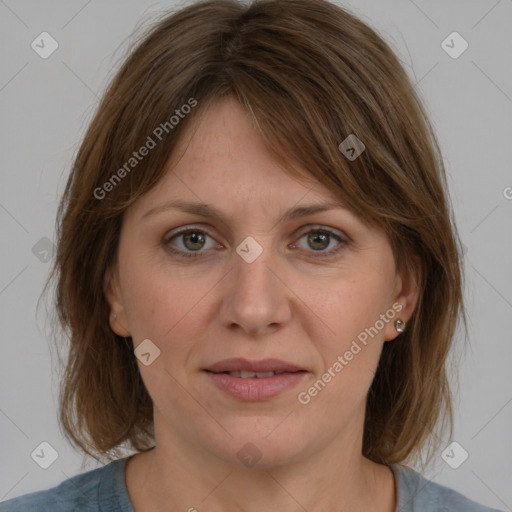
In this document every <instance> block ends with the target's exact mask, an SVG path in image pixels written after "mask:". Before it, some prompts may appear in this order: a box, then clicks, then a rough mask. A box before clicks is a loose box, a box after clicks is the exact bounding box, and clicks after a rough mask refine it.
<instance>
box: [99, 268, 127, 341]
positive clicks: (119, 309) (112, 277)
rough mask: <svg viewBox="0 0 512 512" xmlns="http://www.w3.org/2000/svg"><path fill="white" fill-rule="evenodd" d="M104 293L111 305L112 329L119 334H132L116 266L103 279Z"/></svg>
mask: <svg viewBox="0 0 512 512" xmlns="http://www.w3.org/2000/svg"><path fill="white" fill-rule="evenodd" d="M103 293H104V294H105V298H106V299H107V302H108V304H109V306H110V316H109V323H110V327H111V329H112V330H113V331H114V332H115V333H116V334H118V335H119V336H123V337H126V336H130V330H129V329H128V322H127V318H126V312H125V308H124V305H123V301H122V296H121V293H120V290H119V276H118V273H117V269H116V268H112V267H111V268H109V269H107V271H106V272H105V276H104V279H103Z"/></svg>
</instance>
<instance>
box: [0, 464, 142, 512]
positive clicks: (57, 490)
mask: <svg viewBox="0 0 512 512" xmlns="http://www.w3.org/2000/svg"><path fill="white" fill-rule="evenodd" d="M126 460H127V458H125V459H120V460H116V461H114V462H111V463H110V464H107V465H106V466H104V467H101V468H97V469H93V470H90V471H87V472H86V473H82V474H80V475H76V476H74V477H72V478H68V479H67V480H64V481H63V482H62V483H61V484H59V485H57V486H55V487H52V488H51V489H46V490H43V491H36V492H32V493H29V494H24V495H22V496H18V497H17V498H13V499H10V500H7V501H3V502H2V503H0V512H36V511H41V510H51V511H52V512H70V511H74V510H80V511H82V510H83V511H91V512H92V511H100V510H101V511H103V512H114V511H115V512H133V508H132V506H131V503H130V500H129V498H128V492H127V490H126V484H125V480H124V466H125V463H126Z"/></svg>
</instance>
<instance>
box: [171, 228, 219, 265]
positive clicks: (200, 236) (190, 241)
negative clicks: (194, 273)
mask: <svg viewBox="0 0 512 512" xmlns="http://www.w3.org/2000/svg"><path fill="white" fill-rule="evenodd" d="M207 238H211V239H212V240H213V238H212V237H211V236H210V235H209V234H208V233H206V232H205V231H203V230H201V229H196V228H185V229H182V230H181V231H178V232H177V233H174V234H172V236H169V237H166V239H165V240H164V244H165V245H166V247H167V249H168V250H169V251H170V252H172V253H173V254H176V255H178V256H183V257H186V258H195V257H197V256H201V252H204V251H201V249H204V248H206V249H208V248H211V247H207V246H206V239H207ZM174 240H176V241H178V242H181V244H176V245H178V246H179V245H181V247H178V249H176V248H175V247H173V244H172V243H171V242H173V241H174ZM213 246H215V244H213Z"/></svg>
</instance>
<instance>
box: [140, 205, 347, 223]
mask: <svg viewBox="0 0 512 512" xmlns="http://www.w3.org/2000/svg"><path fill="white" fill-rule="evenodd" d="M346 208H347V206H346V204H345V203H344V202H343V201H341V200H340V201H338V202H332V201H331V202H325V203H313V204H308V205H302V206H296V207H292V208H290V209H288V210H286V211H285V212H284V213H283V214H281V215H280V216H279V218H278V219H277V222H278V223H279V222H287V221H291V220H295V219H299V218H302V217H307V216H308V215H313V214H315V213H321V212H325V211H329V210H334V209H346ZM172 209H176V210H181V211H183V212H186V213H190V214H192V215H199V216H201V217H207V218H212V219H216V220H218V221H220V222H225V220H224V215H223V214H222V213H221V212H220V211H219V210H217V208H215V207H214V206H212V205H209V204H206V203H197V202H193V201H182V200H173V201H167V202H165V203H162V204H160V205H158V206H155V207H153V208H151V209H150V210H148V211H147V212H146V213H144V215H142V217H141V219H145V218H147V217H150V216H152V215H156V214H158V213H161V212H164V211H167V210H172Z"/></svg>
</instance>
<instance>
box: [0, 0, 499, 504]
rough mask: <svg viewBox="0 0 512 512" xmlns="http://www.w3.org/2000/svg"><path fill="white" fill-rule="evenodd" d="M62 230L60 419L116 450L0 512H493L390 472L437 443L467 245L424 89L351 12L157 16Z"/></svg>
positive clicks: (268, 10)
mask: <svg viewBox="0 0 512 512" xmlns="http://www.w3.org/2000/svg"><path fill="white" fill-rule="evenodd" d="M58 220H59V240H58V253H57V257H56V262H55V267H54V273H53V277H55V278H56V306H57V310H58V312H59V316H60V321H61V323H62V326H63V328H64V329H66V330H67V332H69V335H70V347H69V348H70V351H69V359H68V364H67V368H66V375H65V380H64V382H63V387H62V395H61V418H60V419H61V422H62V425H63V427H64V429H65V431H66V432H67V435H68V436H69V438H70V440H71V441H72V442H73V443H75V444H76V446H78V447H79V448H80V449H81V450H83V451H84V452H85V453H88V454H90V455H92V456H94V457H96V458H97V459H98V460H106V461H110V463H109V464H107V465H106V466H105V467H103V468H100V469H95V470H92V471H89V472H87V473H84V474H82V475H78V476H76V477H73V478H71V479H69V480H67V481H65V482H63V483H62V484H61V485H60V486H58V487H55V488H53V489H50V490H47V491H40V492H36V493H32V494H29V495H25V496H22V497H20V498H17V499H14V500H10V501H7V502H4V503H2V504H1V505H0V510H2V511H6V512H7V511H21V510H52V511H61V510H62V511H64V510H102V511H133V510H135V511H137V512H138V511H144V512H146V511H149V512H151V511H161V510H172V511H175V510H183V511H186V510H188V511H189V512H191V511H195V510H197V511H202V510H209V511H220V510H223V511H225V510H228V511H237V510H245V511H250V512H255V511H262V510H280V511H296V510H308V511H311V512H313V511H325V510H329V511H341V510H344V511H363V510H364V511H366V512H368V511H370V512H372V511H384V512H392V511H406V510H414V511H419V510H421V511H439V510H445V511H465V512H467V511H475V512H476V511H489V510H491V509H490V508H487V507H484V506H482V505H478V504H476V503H474V502H473V501H470V500H469V499H467V498H465V497H464V496H462V495H460V494H458V493H456V492H454V491H452V490H450V489H447V488H445V487H442V486H440V485H437V484H434V483H432V482H429V481H427V480H426V479H425V478H423V477H422V476H421V475H420V474H418V473H417V472H415V471H413V470H412V469H411V468H409V467H407V466H406V465H405V464H404V463H405V461H409V460H413V458H414V457H418V456H419V454H420V450H421V449H422V448H424V447H425V446H426V447H427V448H428V447H430V452H428V454H429V456H430V458H431V457H432V456H433V455H437V454H438V453H439V446H437V445H436V444H435V443H434V441H433V440H434V439H436V437H435V436H434V433H436V432H437V433H438V434H441V433H443V431H444V430H445V429H446V427H449V431H450V434H451V400H450V390H449V387H448V382H447V375H446V370H445V360H446V357H447V354H448V352H449V349H450V345H451V340H452V338H453V334H454V330H455V328H456V325H457V322H458V320H459V318H461V319H462V320H463V321H465V316H464V308H463V301H462V288H461V283H462V271H461V257H460V245H459V241H458V236H457V231H456V228H455V226H454V223H453V215H452V211H451V209H450V203H449V198H448V195H447V191H446V180H445V173H444V168H443V164H442V161H441V158H440V153H439V150H438V146H437V143H436V139H435V136H434V134H433V132H432V129H431V127H430V124H429V122H428V120H427V118H426V115H425V113H424V110H423V108H422V105H421V103H420V101H419V99H418V97H417V96H416V94H415V92H414V90H413V87H412V84H411V83H410V81H409V79H408V78H407V76H406V74H405V72H404V70H403V69H402V67H401V66H400V64H399V62H398V60H397V58H396V57H395V55H394V54H393V53H392V51H391V50H390V49H389V47H388V46H387V45H386V44H385V43H384V42H383V40H382V39H381V38H380V37H379V36H378V35H377V34H376V33H375V32H374V31H373V30H372V29H370V28H369V27H368V26H366V25H364V24H363V23H362V22H361V21H359V20H357V19H356V18H354V17H353V16H352V15H351V14H349V13H348V12H346V11H345V10H343V9H341V8H339V7H337V6H335V5H333V4H330V3H327V2H325V1H319V0H284V1H281V0H280V1H277V0H266V1H265V0H264V1H261V2H257V3H254V4H251V5H248V6H244V5H241V4H238V3H235V2H232V1H228V0H221V1H211V2H206V3H198V4H194V5H191V6H189V7H187V8H184V9H182V10H181V11H179V12H177V13H176V14H173V15H170V16H168V17H167V18H165V19H163V20H162V21H161V22H159V23H158V24H157V26H156V27H155V28H154V29H153V30H152V31H151V32H150V33H149V34H148V35H147V36H146V37H145V38H144V40H143V41H142V42H141V43H140V44H139V46H138V47H137V48H136V49H135V50H134V51H133V52H132V53H131V55H130V56H129V58H128V59H127V61H126V62H125V64H124V65H123V67H122V69H121V70H120V71H119V73H118V74H117V76H116V77H115V78H114V80H113V82H112V84H111V85H110V87H109V89H108V90H107V92H106V94H105V96H104V98H103V100H102V102H101V105H100V107H99V109H98V112H97V114H96V116H95V118H94V119H93V121H92V123H91V125H90V127H89V129H88V132H87V134H86V136H85V139H84V141H83V144H82V146H81V148H80V151H79V153H78V155H77V157H76V161H75V164H74V167H73V169H72V173H71V175H70V178H69V181H68V184H67V187H66V190H65V194H64V197H63V199H62V203H61V206H60V209H59V219H58ZM445 439H450V435H448V436H447V437H446V438H445ZM429 443H430V445H429ZM120 446H127V447H129V448H131V449H133V450H134V451H135V452H136V453H135V454H134V455H132V456H130V457H124V458H118V460H115V459H116V455H115V454H116V450H117V449H118V448H119V447H120ZM444 447H445V446H442V448H444Z"/></svg>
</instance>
